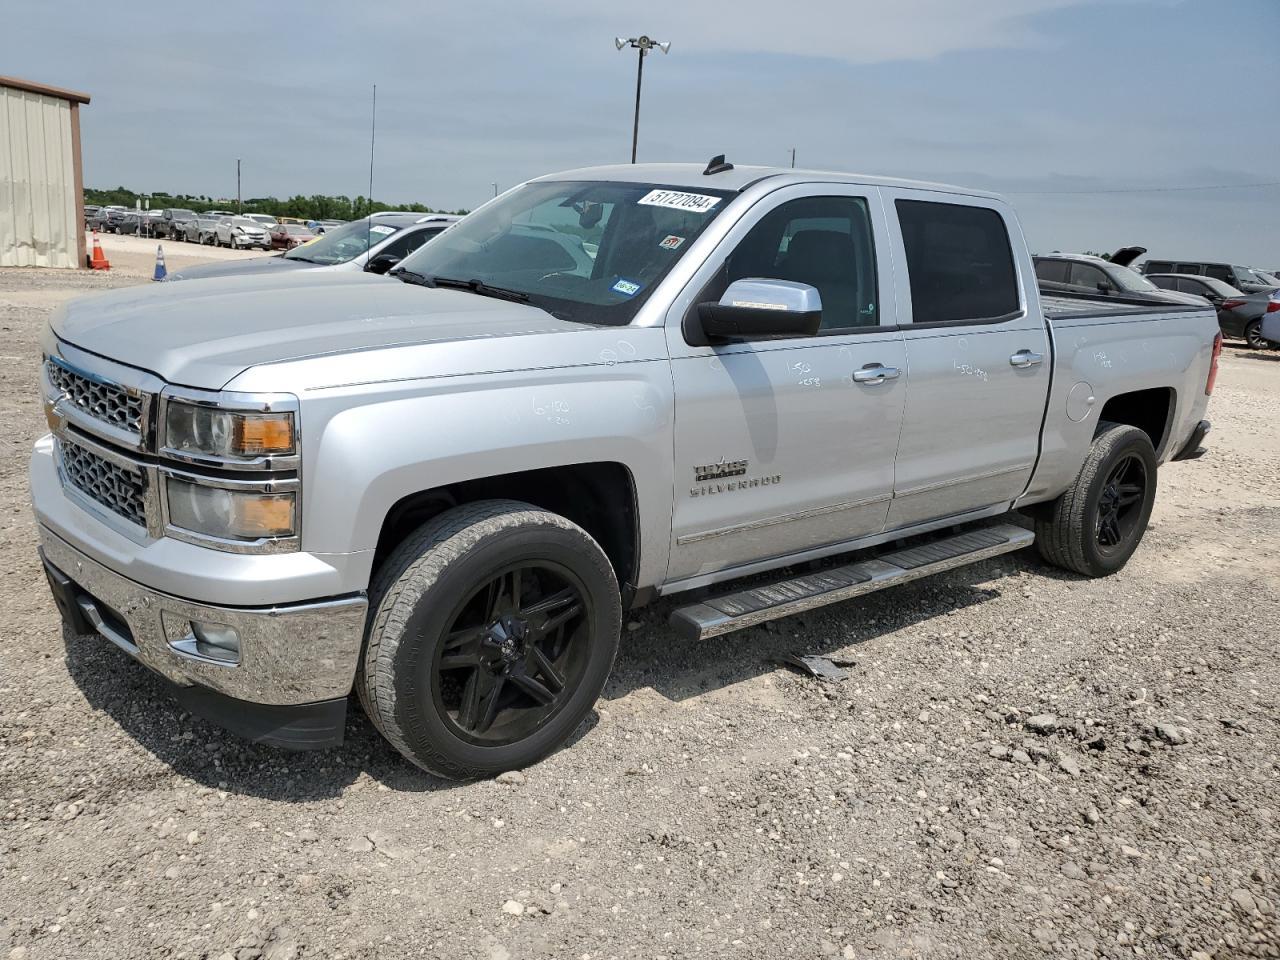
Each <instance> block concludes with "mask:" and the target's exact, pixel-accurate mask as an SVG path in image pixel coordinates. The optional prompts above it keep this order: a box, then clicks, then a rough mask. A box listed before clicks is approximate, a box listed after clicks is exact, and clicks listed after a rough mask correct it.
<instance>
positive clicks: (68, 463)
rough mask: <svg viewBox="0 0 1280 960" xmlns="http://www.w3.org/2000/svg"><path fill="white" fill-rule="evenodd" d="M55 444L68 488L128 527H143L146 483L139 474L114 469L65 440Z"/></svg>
mask: <svg viewBox="0 0 1280 960" xmlns="http://www.w3.org/2000/svg"><path fill="white" fill-rule="evenodd" d="M58 443H59V445H60V446H61V449H62V468H63V470H64V472H65V473H66V476H67V482H68V483H70V484H71V486H73V487H75V488H76V489H77V490H79V491H80V492H81V493H83V494H84V495H85V496H87V497H89V498H90V499H91V500H95V501H97V502H98V503H100V504H102V505H103V506H104V507H106V508H107V509H108V510H110V511H111V512H112V513H115V514H118V515H119V516H121V517H124V518H125V519H126V520H128V521H130V522H131V523H136V524H137V525H138V526H140V527H145V526H146V525H147V510H146V482H145V480H144V479H143V475H142V473H141V472H140V471H138V470H127V469H125V468H124V467H120V466H117V465H116V464H114V463H112V462H111V461H110V460H107V459H105V458H104V457H100V456H98V455H97V454H96V453H92V452H90V451H89V450H86V449H85V448H84V447H82V446H80V445H78V444H76V443H74V442H73V441H71V440H67V439H66V438H65V437H64V438H62V439H60V440H59V441H58Z"/></svg>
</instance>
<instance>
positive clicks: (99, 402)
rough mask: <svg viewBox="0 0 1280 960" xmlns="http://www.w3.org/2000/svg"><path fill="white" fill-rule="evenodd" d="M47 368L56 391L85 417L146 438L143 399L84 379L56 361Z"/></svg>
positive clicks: (49, 363) (119, 388) (47, 365)
mask: <svg viewBox="0 0 1280 960" xmlns="http://www.w3.org/2000/svg"><path fill="white" fill-rule="evenodd" d="M45 367H46V370H47V372H48V376H49V383H51V384H52V385H53V388H54V389H55V390H57V391H58V392H59V393H61V394H62V395H63V396H64V397H66V398H67V399H68V400H69V401H70V402H71V403H72V404H74V405H75V406H76V407H78V408H79V409H80V410H81V411H83V412H84V413H85V414H87V415H88V416H90V417H93V419H95V420H100V421H101V422H103V423H106V424H110V425H111V426H113V427H119V428H120V429H121V430H128V431H129V432H130V433H135V434H137V435H138V436H141V435H142V397H140V396H130V394H129V392H128V391H127V390H125V389H124V388H123V387H118V386H115V385H114V384H110V383H103V382H100V381H98V380H94V379H91V378H89V377H86V376H83V375H82V374H79V373H76V372H75V371H73V370H68V369H67V368H66V367H64V366H62V365H61V364H59V363H55V362H53V361H52V360H48V361H46V362H45Z"/></svg>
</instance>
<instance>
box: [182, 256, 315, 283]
mask: <svg viewBox="0 0 1280 960" xmlns="http://www.w3.org/2000/svg"><path fill="white" fill-rule="evenodd" d="M318 266H320V264H318V263H304V262H303V261H301V260H286V259H285V258H284V257H279V256H277V257H248V258H246V259H244V260H224V261H223V262H222V263H206V264H202V265H201V266H198V267H187V268H186V269H184V270H175V271H173V272H172V273H170V274H169V276H168V277H167V279H166V282H172V281H174V280H207V279H209V278H210V277H240V276H261V275H262V274H263V273H270V272H273V271H276V270H296V269H298V268H300V267H318Z"/></svg>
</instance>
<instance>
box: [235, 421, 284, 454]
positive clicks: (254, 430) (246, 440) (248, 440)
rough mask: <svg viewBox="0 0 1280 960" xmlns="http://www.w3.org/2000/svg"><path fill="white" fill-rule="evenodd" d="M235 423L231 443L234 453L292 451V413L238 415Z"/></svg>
mask: <svg viewBox="0 0 1280 960" xmlns="http://www.w3.org/2000/svg"><path fill="white" fill-rule="evenodd" d="M233 423H234V424H235V439H234V443H233V444H232V446H233V448H234V449H235V451H236V453H238V454H240V455H241V456H245V457H260V456H264V455H267V454H272V453H282V454H283V453H293V415H292V414H289V413H276V414H270V415H267V416H253V415H243V414H242V415H240V416H237V417H236V418H235V419H234V421H233Z"/></svg>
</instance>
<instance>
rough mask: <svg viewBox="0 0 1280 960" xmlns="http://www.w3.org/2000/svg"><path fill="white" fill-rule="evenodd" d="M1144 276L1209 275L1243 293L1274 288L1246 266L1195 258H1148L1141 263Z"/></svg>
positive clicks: (1273, 285)
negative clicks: (1172, 274) (1159, 274)
mask: <svg viewBox="0 0 1280 960" xmlns="http://www.w3.org/2000/svg"><path fill="white" fill-rule="evenodd" d="M1142 272H1143V274H1144V275H1145V276H1148V277H1149V276H1151V275H1152V274H1153V273H1185V274H1190V275H1192V276H1200V277H1211V278H1212V279H1214V280H1219V281H1221V282H1222V283H1225V284H1227V285H1228V286H1232V287H1235V288H1236V289H1237V290H1241V291H1243V292H1245V293H1259V292H1260V291H1263V290H1272V289H1275V284H1271V283H1266V282H1265V281H1263V279H1262V278H1261V277H1258V276H1256V275H1255V274H1254V272H1253V271H1252V270H1250V269H1249V268H1248V267H1242V266H1240V265H1239V264H1234V263H1206V262H1203V261H1196V260H1148V261H1147V262H1146V263H1144V264H1143V265H1142Z"/></svg>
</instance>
